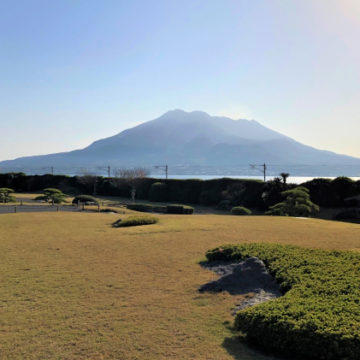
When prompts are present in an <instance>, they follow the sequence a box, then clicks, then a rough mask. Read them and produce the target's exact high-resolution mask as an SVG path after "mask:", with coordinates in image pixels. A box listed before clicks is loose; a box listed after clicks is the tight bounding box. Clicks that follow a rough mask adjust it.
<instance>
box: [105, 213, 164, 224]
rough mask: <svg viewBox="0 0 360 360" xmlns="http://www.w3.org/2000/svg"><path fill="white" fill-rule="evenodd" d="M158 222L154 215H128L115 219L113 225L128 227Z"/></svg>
mask: <svg viewBox="0 0 360 360" xmlns="http://www.w3.org/2000/svg"><path fill="white" fill-rule="evenodd" d="M157 222H159V219H158V218H156V217H154V216H138V215H137V216H129V217H128V218H126V219H124V220H123V219H119V220H117V221H115V222H114V223H113V224H112V226H113V227H129V226H140V225H152V224H156V223H157Z"/></svg>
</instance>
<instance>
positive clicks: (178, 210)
mask: <svg viewBox="0 0 360 360" xmlns="http://www.w3.org/2000/svg"><path fill="white" fill-rule="evenodd" d="M126 207H127V208H128V209H129V210H135V211H141V212H158V213H167V214H193V213H194V208H193V207H191V206H187V205H177V204H172V205H165V206H154V205H151V204H139V203H137V204H128V205H127V206H126Z"/></svg>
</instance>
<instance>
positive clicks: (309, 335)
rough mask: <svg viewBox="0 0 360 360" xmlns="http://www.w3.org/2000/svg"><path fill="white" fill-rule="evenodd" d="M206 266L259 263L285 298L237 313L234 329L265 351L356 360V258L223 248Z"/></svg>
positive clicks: (359, 329)
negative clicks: (252, 259)
mask: <svg viewBox="0 0 360 360" xmlns="http://www.w3.org/2000/svg"><path fill="white" fill-rule="evenodd" d="M206 256H207V258H208V260H228V261H240V260H243V259H245V258H247V257H249V256H256V257H259V258H260V259H262V260H263V261H264V262H265V264H266V265H267V267H268V269H269V271H270V273H272V274H273V275H274V276H275V278H276V279H277V280H278V282H279V283H280V286H281V287H282V289H283V291H284V292H285V295H284V296H282V297H280V298H278V299H276V300H273V301H270V302H267V303H263V304H261V305H258V306H255V307H252V308H248V309H245V310H243V311H240V312H239V313H238V315H237V317H236V322H235V324H236V327H237V329H238V330H242V331H245V332H246V333H247V334H248V336H249V338H250V339H251V340H252V341H255V342H256V343H257V344H260V345H261V346H262V347H265V348H267V349H273V350H277V351H281V352H284V353H290V354H292V353H293V354H298V355H301V356H302V357H305V358H309V357H311V358H312V359H327V360H336V359H352V360H356V359H358V356H359V354H360V305H359V301H360V254H359V253H353V252H345V251H344V252H340V251H325V250H319V249H317V250H313V249H306V248H302V247H294V246H285V245H271V244H244V245H227V246H221V247H218V248H216V249H213V250H211V251H208V252H207V254H206Z"/></svg>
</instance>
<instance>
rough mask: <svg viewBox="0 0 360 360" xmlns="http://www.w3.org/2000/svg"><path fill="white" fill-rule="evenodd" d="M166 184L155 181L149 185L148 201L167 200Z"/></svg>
mask: <svg viewBox="0 0 360 360" xmlns="http://www.w3.org/2000/svg"><path fill="white" fill-rule="evenodd" d="M167 190H168V189H167V185H166V184H165V183H163V182H156V183H154V184H152V185H151V187H150V191H149V200H150V201H166V200H167Z"/></svg>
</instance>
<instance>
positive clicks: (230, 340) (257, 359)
mask: <svg viewBox="0 0 360 360" xmlns="http://www.w3.org/2000/svg"><path fill="white" fill-rule="evenodd" d="M222 347H223V348H224V349H225V350H226V351H227V352H228V354H229V355H231V356H232V357H233V358H234V360H289V359H288V358H284V357H280V356H274V355H271V354H267V353H266V352H263V351H260V350H259V349H257V348H255V346H252V345H249V344H248V343H247V342H246V340H245V337H244V336H240V335H233V336H230V337H227V338H225V340H224V341H223V343H222Z"/></svg>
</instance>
